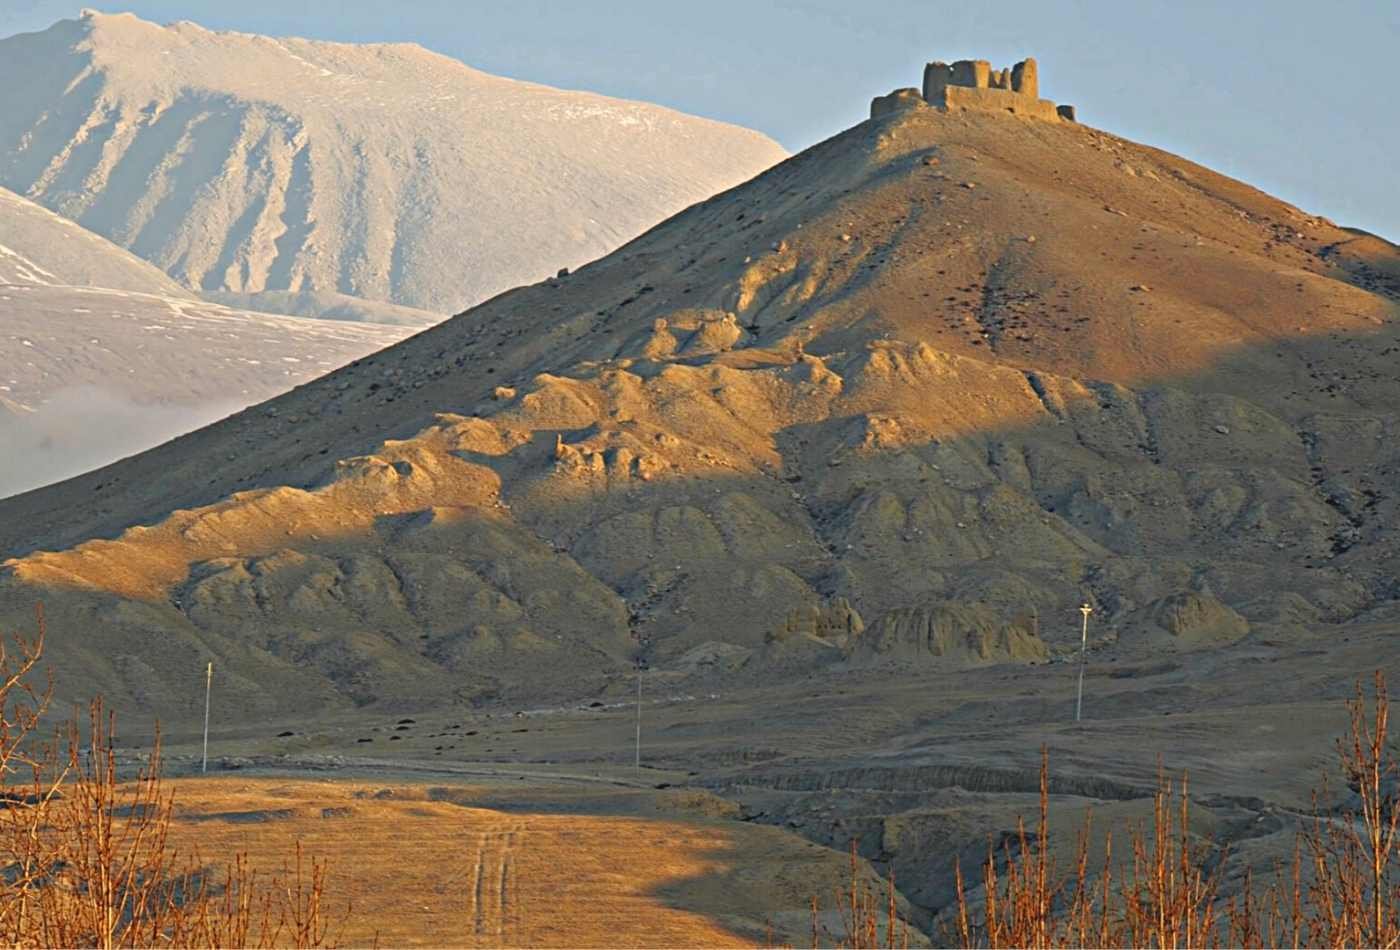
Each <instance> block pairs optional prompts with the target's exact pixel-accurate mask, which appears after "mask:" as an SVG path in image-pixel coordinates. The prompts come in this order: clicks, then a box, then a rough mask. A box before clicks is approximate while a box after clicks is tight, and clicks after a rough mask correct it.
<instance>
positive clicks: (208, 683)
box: [199, 662, 214, 774]
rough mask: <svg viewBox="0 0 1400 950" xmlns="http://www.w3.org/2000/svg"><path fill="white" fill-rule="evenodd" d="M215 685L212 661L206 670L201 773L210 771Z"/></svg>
mask: <svg viewBox="0 0 1400 950" xmlns="http://www.w3.org/2000/svg"><path fill="white" fill-rule="evenodd" d="M213 686H214V664H213V662H210V664H209V666H208V667H207V668H206V669H205V671H204V762H203V764H202V765H201V766H200V767H199V771H200V773H201V774H204V773H207V772H208V771H209V692H210V690H211V689H212V688H213Z"/></svg>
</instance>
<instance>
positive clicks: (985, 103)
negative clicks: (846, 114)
mask: <svg viewBox="0 0 1400 950" xmlns="http://www.w3.org/2000/svg"><path fill="white" fill-rule="evenodd" d="M924 105H930V106H934V107H936V108H939V109H943V110H944V111H949V110H953V109H977V110H980V111H984V112H986V111H991V112H1000V111H1002V110H1005V111H1007V112H1010V113H1013V114H1015V115H1025V116H1031V117H1032V118H1036V119H1048V120H1051V121H1056V122H1058V121H1059V120H1061V119H1067V120H1069V121H1071V122H1073V121H1074V118H1075V115H1074V106H1057V105H1055V103H1053V102H1051V101H1050V100H1049V99H1042V98H1040V77H1039V75H1038V73H1037V71H1036V65H1035V60H1033V59H1024V60H1022V61H1021V62H1019V63H1017V64H1016V65H1015V66H1012V67H1011V68H1010V69H993V68H992V64H991V63H989V62H987V61H986V60H985V59H960V60H958V61H957V62H956V63H952V64H949V63H929V64H928V65H927V66H925V67H924V88H923V91H922V92H920V90H918V89H914V88H912V87H911V88H908V89H896V90H895V91H894V92H892V93H890V94H889V95H887V96H876V97H875V99H874V100H872V101H871V103H870V118H872V119H878V118H879V117H880V116H882V115H889V114H890V113H892V112H899V111H902V110H904V109H916V108H919V107H921V106H924Z"/></svg>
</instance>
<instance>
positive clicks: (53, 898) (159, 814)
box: [0, 610, 332, 947]
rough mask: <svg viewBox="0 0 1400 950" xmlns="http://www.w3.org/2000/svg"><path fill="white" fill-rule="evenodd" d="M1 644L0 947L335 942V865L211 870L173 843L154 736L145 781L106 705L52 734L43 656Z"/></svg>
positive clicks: (230, 862)
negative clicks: (44, 731) (131, 773)
mask: <svg viewBox="0 0 1400 950" xmlns="http://www.w3.org/2000/svg"><path fill="white" fill-rule="evenodd" d="M36 620H37V634H36V635H35V637H34V638H33V639H24V638H21V637H16V638H14V640H13V646H12V647H11V646H10V645H8V644H0V804H3V805H4V806H5V807H4V808H3V809H0V872H3V875H4V880H3V882H2V883H0V940H3V941H4V942H5V943H7V944H10V945H12V946H50V947H53V946H59V947H140V946H156V945H174V946H184V947H200V946H205V947H244V946H252V947H268V946H273V945H278V946H294V947H318V946H324V945H326V943H327V941H328V940H329V939H331V924H332V921H331V919H330V917H329V916H328V915H327V914H326V912H325V888H326V879H327V868H326V865H325V863H324V862H321V861H317V860H315V859H310V860H307V859H306V858H305V857H304V856H303V854H302V851H301V845H300V843H298V844H297V846H296V851H295V857H294V859H293V860H292V861H291V862H289V863H288V864H286V865H284V866H283V868H282V869H281V871H280V872H279V873H274V874H271V875H261V874H259V873H258V872H257V871H255V870H253V869H252V868H250V866H249V864H248V861H247V857H246V855H243V854H235V855H232V856H229V857H227V858H225V859H224V860H222V861H220V862H218V863H216V864H214V865H206V864H204V863H203V862H202V861H201V860H200V858H199V855H198V854H190V855H181V854H179V853H178V852H177V851H176V850H175V849H174V848H173V846H172V845H171V844H170V841H169V832H170V825H171V821H172V818H173V810H174V802H173V798H172V796H171V795H170V794H169V793H168V792H167V791H166V790H165V789H164V786H163V784H162V780H161V749H160V739H159V736H158V735H157V738H156V741H155V743H154V745H153V748H152V751H151V754H150V757H149V759H148V760H147V762H146V764H145V765H144V766H143V768H142V769H141V770H140V772H139V774H138V775H137V776H136V777H135V778H134V779H130V780H123V779H121V778H120V777H119V775H118V769H117V756H116V750H115V745H114V742H113V735H114V727H115V718H114V716H113V715H112V714H111V713H109V712H108V711H106V710H105V709H104V708H103V705H102V702H101V700H100V699H97V700H94V701H93V702H92V704H91V706H90V707H89V710H88V716H87V729H86V732H85V731H84V730H83V729H82V728H81V726H80V723H79V720H78V719H77V718H76V717H75V718H74V719H73V721H71V722H69V723H68V724H67V725H66V726H65V727H63V728H62V729H61V730H60V733H59V735H57V736H56V737H54V738H53V739H50V740H47V741H46V740H44V739H42V738H41V736H40V734H39V726H40V721H41V718H42V716H43V715H44V713H45V712H46V710H47V709H48V706H49V702H50V699H51V696H52V690H51V688H45V689H43V690H38V689H36V688H35V687H33V686H32V685H31V680H32V678H33V675H34V672H35V670H36V668H37V665H38V662H39V658H40V656H41V655H42V651H43V642H44V634H45V628H44V618H43V612H42V610H41V611H39V612H38V613H37V616H36Z"/></svg>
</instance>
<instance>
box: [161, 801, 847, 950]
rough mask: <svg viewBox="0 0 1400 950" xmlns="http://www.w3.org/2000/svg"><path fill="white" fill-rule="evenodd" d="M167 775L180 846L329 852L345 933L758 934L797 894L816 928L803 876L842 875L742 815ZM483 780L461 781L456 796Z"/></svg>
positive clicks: (824, 858) (804, 847)
mask: <svg viewBox="0 0 1400 950" xmlns="http://www.w3.org/2000/svg"><path fill="white" fill-rule="evenodd" d="M171 785H172V788H173V790H174V792H175V795H176V801H177V802H178V804H177V807H176V814H175V820H174V821H173V822H172V825H171V830H170V840H171V842H172V843H173V844H174V845H175V846H176V847H177V848H180V849H189V848H194V847H197V848H198V849H199V850H200V851H201V852H202V853H208V854H224V853H232V852H235V851H238V852H244V853H246V854H247V855H248V859H249V860H250V861H251V862H252V863H254V864H263V863H266V862H271V861H275V860H278V859H279V856H280V855H282V854H285V853H286V849H287V847H288V843H289V842H290V841H292V840H296V841H299V842H300V843H301V846H302V848H303V849H304V850H305V851H306V852H307V853H310V854H316V855H319V856H321V857H322V858H323V859H324V860H326V861H327V862H328V864H329V866H330V867H331V868H332V873H331V874H330V876H329V879H328V881H327V885H326V893H325V899H326V902H327V903H328V904H329V905H330V906H332V907H338V906H342V905H344V904H345V903H346V902H347V901H348V902H350V903H351V904H352V905H353V907H354V913H353V915H351V917H350V918H349V919H348V920H347V921H346V923H345V928H344V931H343V934H342V936H341V939H342V941H343V942H345V943H347V944H352V945H354V944H365V943H369V942H372V941H373V940H375V939H376V938H377V939H378V941H379V942H380V943H381V944H383V945H388V946H433V945H437V946H443V945H450V946H460V947H494V946H571V947H641V946H712V947H735V946H753V945H755V944H757V943H761V942H762V941H763V939H764V925H765V921H766V915H767V913H768V912H769V910H770V909H773V908H774V907H775V906H776V907H779V908H782V907H785V908H786V909H787V913H786V914H785V915H783V914H781V913H780V914H779V916H784V917H785V919H786V920H787V922H788V926H787V927H786V928H785V930H784V931H783V934H782V936H783V937H784V939H791V938H792V937H793V936H794V934H795V933H796V934H803V935H804V936H805V933H804V931H802V930H801V929H799V927H797V926H793V925H794V923H795V922H796V921H798V919H799V918H800V916H801V912H802V909H803V905H804V899H803V897H802V896H801V893H800V892H801V888H802V887H803V886H806V885H808V884H809V883H810V882H811V881H812V880H814V879H825V880H828V881H829V882H830V883H831V886H833V887H834V886H835V882H836V881H837V880H838V878H839V876H840V871H841V865H842V863H843V862H842V861H841V860H840V858H839V856H836V855H832V854H831V853H830V852H829V851H825V850H824V849H818V848H814V847H812V846H811V845H809V844H807V843H806V842H803V841H801V840H800V839H798V838H796V837H795V836H793V835H790V834H787V833H785V832H782V831H780V830H778V829H775V828H767V827H762V826H751V825H748V824H740V823H736V822H718V821H709V820H699V819H697V820H690V819H670V818H665V817H658V818H651V817H635V816H624V815H600V814H586V813H580V812H579V811H574V812H572V813H558V812H553V813H546V812H543V811H541V810H538V809H535V810H530V809H528V808H527V807H526V808H522V810H516V807H515V806H511V810H509V811H503V810H499V809H493V808H479V807H469V806H464V805H459V804H452V803H448V802H445V801H433V800H430V799H429V796H428V794H427V789H426V788H424V787H422V786H393V787H390V788H387V789H386V788H384V787H383V786H374V785H363V784H356V783H349V782H339V781H324V782H311V781H300V780H286V779H275V778H257V779H231V778H217V779H215V778H210V779H198V778H191V779H181V780H177V781H173V782H172V783H171ZM478 791H479V794H480V795H481V797H482V798H483V799H486V798H490V797H492V796H493V794H494V792H493V791H492V790H491V789H480V790H478ZM386 793H387V794H386ZM473 794H474V790H473V789H470V788H460V787H459V788H456V789H454V795H453V798H454V799H456V800H458V801H463V800H466V801H470V800H471V799H472V797H473ZM591 794H592V795H594V796H596V794H597V793H596V792H594V793H591ZM376 795H378V796H381V797H376ZM595 803H596V802H595ZM566 807H567V806H566ZM784 872H787V874H788V876H789V877H790V878H791V883H790V884H788V885H787V886H786V887H785V886H784V883H783V880H784ZM794 872H795V873H794Z"/></svg>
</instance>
